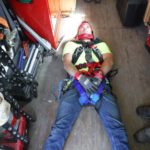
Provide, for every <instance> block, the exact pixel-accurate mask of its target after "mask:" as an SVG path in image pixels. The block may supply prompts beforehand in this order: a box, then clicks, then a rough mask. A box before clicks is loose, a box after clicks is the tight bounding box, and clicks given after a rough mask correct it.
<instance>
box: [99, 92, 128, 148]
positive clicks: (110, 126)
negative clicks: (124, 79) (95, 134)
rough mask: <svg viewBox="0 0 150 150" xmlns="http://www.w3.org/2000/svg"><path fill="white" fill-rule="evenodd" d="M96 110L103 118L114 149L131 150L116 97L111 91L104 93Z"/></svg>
mask: <svg viewBox="0 0 150 150" xmlns="http://www.w3.org/2000/svg"><path fill="white" fill-rule="evenodd" d="M96 110H97V112H98V114H99V117H100V119H102V122H103V124H104V127H105V129H106V132H107V135H108V138H109V140H110V142H111V145H112V150H129V145H128V138H127V135H126V131H125V128H124V125H123V123H122V122H121V118H120V113H119V109H118V106H117V103H116V99H115V97H114V96H113V95H112V94H111V93H110V92H108V93H107V94H103V97H102V99H101V105H100V107H99V108H98V109H96Z"/></svg>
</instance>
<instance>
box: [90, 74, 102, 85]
mask: <svg viewBox="0 0 150 150" xmlns="http://www.w3.org/2000/svg"><path fill="white" fill-rule="evenodd" d="M103 78H104V75H103V72H102V71H99V72H97V73H95V76H94V78H93V79H92V81H93V83H94V84H95V85H96V86H97V87H99V85H100V84H101V82H102V80H103Z"/></svg>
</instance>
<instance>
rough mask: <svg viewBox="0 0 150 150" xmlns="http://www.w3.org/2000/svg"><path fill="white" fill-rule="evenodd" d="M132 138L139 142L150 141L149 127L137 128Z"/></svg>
mask: <svg viewBox="0 0 150 150" xmlns="http://www.w3.org/2000/svg"><path fill="white" fill-rule="evenodd" d="M134 138H135V140H136V141H137V142H140V143H150V127H147V128H143V129H140V130H138V131H137V132H136V133H135V134H134Z"/></svg>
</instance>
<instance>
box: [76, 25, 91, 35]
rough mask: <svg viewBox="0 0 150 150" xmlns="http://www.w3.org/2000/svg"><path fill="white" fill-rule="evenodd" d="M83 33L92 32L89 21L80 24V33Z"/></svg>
mask: <svg viewBox="0 0 150 150" xmlns="http://www.w3.org/2000/svg"><path fill="white" fill-rule="evenodd" d="M81 34H92V30H91V26H90V25H89V24H88V23H83V24H81V25H80V27H79V30H78V35H81Z"/></svg>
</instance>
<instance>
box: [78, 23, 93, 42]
mask: <svg viewBox="0 0 150 150" xmlns="http://www.w3.org/2000/svg"><path fill="white" fill-rule="evenodd" d="M93 38H94V36H93V31H92V28H91V26H90V24H89V23H88V22H86V21H83V22H82V23H81V25H80V26H79V28H78V33H77V36H76V39H77V40H92V39H93Z"/></svg>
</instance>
